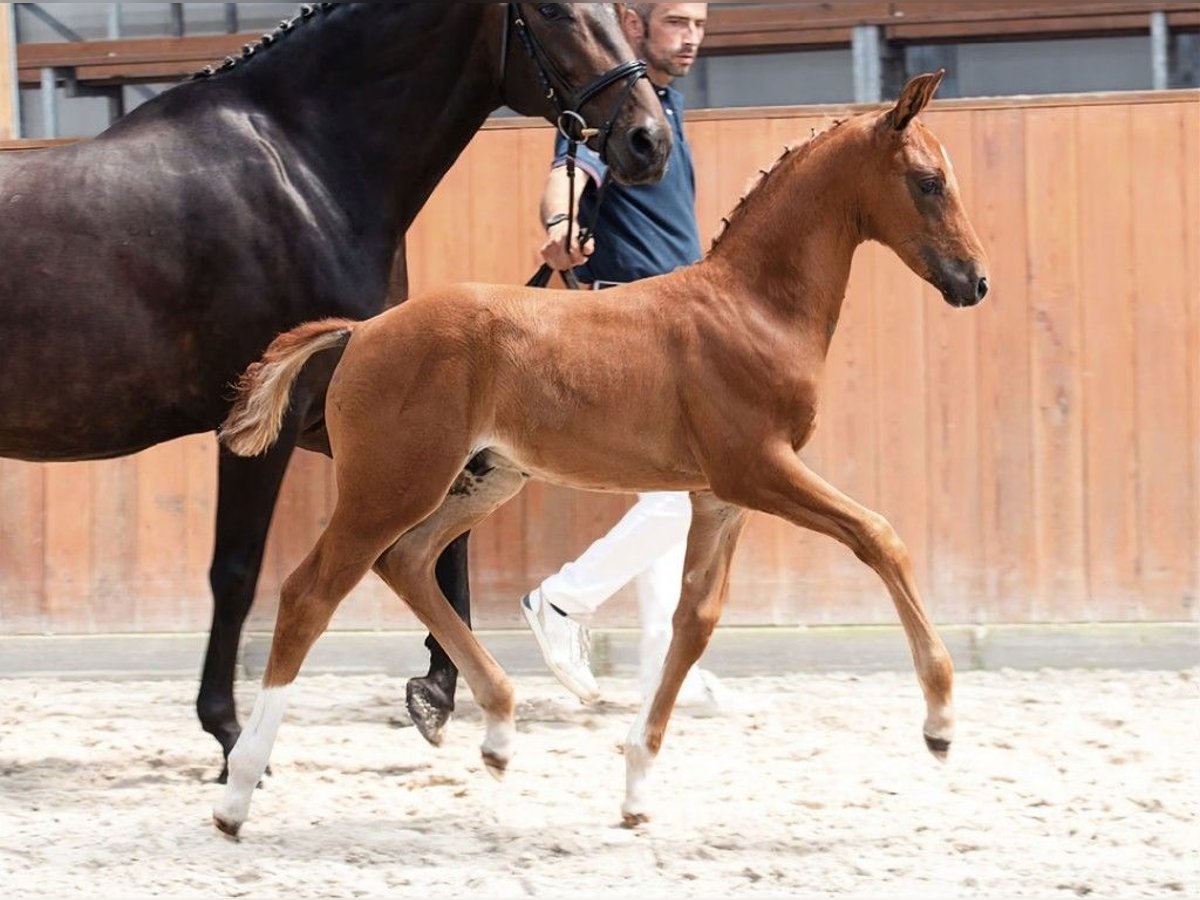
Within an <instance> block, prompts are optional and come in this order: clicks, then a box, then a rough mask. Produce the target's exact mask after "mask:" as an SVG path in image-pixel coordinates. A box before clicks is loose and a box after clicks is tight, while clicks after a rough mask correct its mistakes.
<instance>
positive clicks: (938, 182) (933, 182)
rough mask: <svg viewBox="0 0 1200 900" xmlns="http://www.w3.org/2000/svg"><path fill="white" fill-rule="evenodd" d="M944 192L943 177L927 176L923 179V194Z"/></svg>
mask: <svg viewBox="0 0 1200 900" xmlns="http://www.w3.org/2000/svg"><path fill="white" fill-rule="evenodd" d="M941 192H942V179H940V178H925V179H922V180H921V193H922V194H940V193H941Z"/></svg>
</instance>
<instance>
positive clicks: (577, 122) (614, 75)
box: [500, 3, 646, 287]
mask: <svg viewBox="0 0 1200 900" xmlns="http://www.w3.org/2000/svg"><path fill="white" fill-rule="evenodd" d="M505 5H506V7H507V9H506V11H505V15H504V31H503V33H502V36H501V39H500V95H501V98H503V96H504V84H505V80H506V78H507V76H508V49H509V43H510V41H511V34H512V33H513V32H514V31H515V32H516V33H517V36H518V37H520V39H521V42H522V43H523V44H524V45H525V49H526V51H527V52H528V53H529V56H530V58H531V59H532V60H533V63H534V67H535V68H536V69H537V73H538V81H539V82H540V84H541V88H542V93H543V94H544V95H545V97H546V99H547V100H549V101H551V102H552V103H553V104H554V106H555V109H556V110H557V111H558V117H557V120H556V125H557V127H558V130H559V132H560V133H561V134H562V136H563V137H564V138H566V139H567V178H568V183H569V186H570V187H569V204H570V211H569V214H568V215H569V217H568V220H567V221H568V225H567V245H568V246H570V244H571V240H572V238H573V235H572V230H573V229H574V227H575V156H576V153H577V152H578V149H579V145H580V144H581V143H582V142H583V141H586V140H589V139H590V138H592V137H595V136H596V135H600V159H601V160H603V161H604V162H605V163H606V164H607V162H608V158H607V156H608V139H609V138H610V137H611V136H612V130H613V126H614V124H615V123H616V119H617V114H618V113H620V111H621V108H622V107H623V106H624V105H625V103H626V101H627V100H628V99H629V95H630V94H632V93H633V89H634V88H635V87H636V86H637V83H638V82H639V81H640V80H641V79H643V78H645V77H646V62H645V60H641V59H630V60H626V61H625V62H623V63H620V64H619V65H616V66H614V67H613V68H611V69H609V70H608V71H607V72H605V73H604V74H603V75H601V76H599V77H598V78H595V79H593V80H592V81H591V82H590V83H588V84H587V85H585V86H584V87H583V88H581V89H580V90H579V91H575V90H573V89H572V88H571V84H570V82H569V81H567V79H566V78H565V77H564V76H563V74H562V72H560V71H559V69H558V67H557V66H556V65H555V64H554V60H552V59H550V57H549V56H547V55H546V51H545V50H544V49H543V48H542V45H541V43H540V42H539V41H538V39H537V35H536V34H534V33H533V31H531V30H530V28H529V25H528V24H527V23H526V22H525V19H524V17H523V16H522V15H521V4H520V3H508V4H505ZM621 81H624V82H625V89H624V90H623V91H622V92H621V95H620V97H618V98H617V102H616V103H615V104H614V105H613V108H612V112H611V113H610V114H609V117H608V119H606V120H605V122H604V124H603V125H601V126H600V127H599V128H595V127H591V126H589V125H588V123H587V120H586V119H585V118H584V116H583V113H582V109H583V107H584V106H585V105H586V104H587V103H588V102H589V101H590V100H592V98H594V97H595V96H596V95H597V94H599V93H600V92H601V91H603V90H604V89H605V88H607V87H609V86H611V85H613V84H617V83H618V82H621ZM603 188H604V186H603V185H601V191H603ZM595 210H596V211H598V210H599V202H597V203H596V205H595ZM595 224H596V217H595V214H593V216H592V222H591V225H590V226H589V227H588V228H580V230H579V243H580V245H581V246H582V245H583V244H585V243H587V241H588V239H589V238H590V237H591V234H592V231H593V230H594V228H595ZM550 272H551V270H550V267H549V266H548V265H544V266H542V268H541V269H540V270H539V271H538V273H537V274H536V275H534V276H533V278H531V279H530V281H529V283H530V284H535V283H539V282H540V283H541V284H542V285H544V284H545V283H546V282H547V281H548V280H549V277H550ZM567 276H569V277H567ZM564 277H566V280H567V283H568V284H571V282H572V281H574V273H573V272H569V271H568V272H567V273H564ZM571 286H572V287H574V286H576V285H574V284H572V285H571Z"/></svg>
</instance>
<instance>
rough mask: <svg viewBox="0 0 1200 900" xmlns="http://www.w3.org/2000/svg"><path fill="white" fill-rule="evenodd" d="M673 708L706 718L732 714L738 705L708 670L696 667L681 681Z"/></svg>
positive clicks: (727, 689)
mask: <svg viewBox="0 0 1200 900" xmlns="http://www.w3.org/2000/svg"><path fill="white" fill-rule="evenodd" d="M675 706H676V707H678V708H681V709H686V710H688V711H689V712H691V713H692V714H693V715H696V716H701V717H707V716H723V715H728V714H730V713H733V712H735V711H737V708H738V706H739V704H738V703H737V701H736V699H735V698H734V696H733V695H732V693H731V692H730V690H729V688H727V687H725V685H723V684H722V683H721V679H719V678H718V677H717V676H716V675H714V674H713V673H712V672H710V671H708V669H701V668H700V667H699V666H696V667H695V668H693V669H692V671H690V672H688V674H687V677H686V678H685V679H684V680H683V685H682V686H681V687H680V688H679V696H678V697H677V698H676V699H675Z"/></svg>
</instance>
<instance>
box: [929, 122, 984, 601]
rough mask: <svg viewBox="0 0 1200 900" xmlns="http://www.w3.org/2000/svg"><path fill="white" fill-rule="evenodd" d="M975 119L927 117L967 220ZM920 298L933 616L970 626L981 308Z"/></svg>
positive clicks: (977, 578)
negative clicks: (923, 308) (926, 398)
mask: <svg viewBox="0 0 1200 900" xmlns="http://www.w3.org/2000/svg"><path fill="white" fill-rule="evenodd" d="M974 115H975V114H974V112H972V111H970V110H966V111H961V112H956V113H955V114H953V115H951V114H949V113H944V112H931V113H928V114H927V115H926V123H927V124H928V126H929V127H930V128H932V129H933V130H934V132H935V133H936V134H937V136H938V138H939V139H940V140H941V142H942V145H943V146H944V147H945V149H946V152H947V154H948V155H949V156H950V159H951V161H952V164H953V166H954V170H955V173H956V175H959V176H960V177H961V179H962V181H963V182H965V183H960V184H959V190H960V191H962V193H963V205H964V207H965V208H966V210H967V214H968V216H971V215H973V213H974V211H975V209H976V197H975V192H974V191H973V190H972V185H971V173H972V172H973V171H974V159H973V149H974V145H973V142H972V140H971V125H972V118H973V117H974ZM924 297H925V303H926V304H927V306H928V308H929V309H928V312H927V313H926V317H925V324H926V341H927V344H926V366H927V373H928V379H929V398H930V402H929V405H928V409H927V416H928V418H927V419H926V425H927V427H928V454H929V455H928V463H929V527H930V537H929V544H930V560H929V585H930V595H931V598H932V602H931V606H932V607H933V608H934V609H937V610H938V616H939V618H943V619H944V618H945V617H946V616H950V617H953V619H955V620H957V621H963V620H966V621H974V620H976V619H977V618H978V617H979V616H980V607H981V605H982V604H981V600H982V594H983V566H984V559H983V555H982V545H983V541H982V536H981V526H982V522H981V512H980V504H979V489H978V486H979V483H980V466H979V424H978V420H977V410H978V405H977V397H976V385H977V384H978V381H979V375H978V365H977V346H976V342H977V336H976V327H977V323H978V321H979V310H978V308H972V309H965V310H964V309H954V308H953V307H951V306H950V305H949V304H947V303H946V302H945V300H944V298H943V297H942V296H941V294H940V293H939V292H938V291H937V290H936V289H934V288H932V287H930V286H928V285H926V286H925V288H924Z"/></svg>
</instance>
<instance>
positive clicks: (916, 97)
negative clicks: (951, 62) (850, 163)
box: [855, 72, 988, 307]
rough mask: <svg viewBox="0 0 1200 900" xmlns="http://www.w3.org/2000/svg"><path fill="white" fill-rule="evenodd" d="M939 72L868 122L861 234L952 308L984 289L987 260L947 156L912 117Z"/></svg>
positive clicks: (974, 299) (915, 82)
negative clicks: (869, 161) (889, 253)
mask: <svg viewBox="0 0 1200 900" xmlns="http://www.w3.org/2000/svg"><path fill="white" fill-rule="evenodd" d="M943 74H944V73H943V72H937V73H935V74H932V75H918V76H917V77H916V78H914V79H912V80H911V81H910V82H909V83H908V84H907V85H905V87H904V90H903V92H902V93H901V95H900V99H899V101H897V103H896V105H895V107H894V108H892V109H890V110H888V111H886V112H884V113H881V114H880V115H879V116H878V117H877V118H876V119H875V121H874V124H873V134H872V141H873V150H874V154H873V158H874V159H875V160H876V162H875V163H873V164H870V165H868V166H865V167H864V168H863V169H861V170H859V171H858V172H856V173H855V174H856V176H857V177H858V178H861V179H862V180H863V187H864V188H865V190H864V193H863V194H862V195H861V196H862V197H864V198H865V199H864V200H863V202H862V205H861V213H862V217H863V223H862V224H863V230H864V232H865V235H866V237H868V238H872V239H874V240H877V241H879V242H881V243H883V244H887V245H888V246H889V247H891V248H892V249H893V250H895V251H896V254H897V255H898V256H899V257H900V258H901V259H902V260H904V262H905V263H906V264H907V265H908V267H909V268H910V269H912V270H913V271H914V272H916V273H917V274H918V275H920V276H921V277H922V278H924V279H925V280H926V281H928V282H929V283H930V284H932V285H933V286H934V287H936V288H937V289H938V290H940V291H941V292H942V296H943V297H945V298H946V302H947V303H949V304H950V305H952V306H960V307H961V306H974V305H975V304H977V303H978V302H979V301H981V300H982V299H983V298H984V296H985V295H986V294H987V292H988V280H987V274H986V266H987V263H986V260H985V258H984V253H983V248H982V247H981V246H980V243H979V238H978V237H977V236H976V234H975V229H974V228H973V227H972V226H971V223H970V221H968V219H967V214H966V212H965V211H964V210H963V206H962V199H961V197H960V195H959V190H958V179H957V178H955V175H954V167H953V166H952V165H951V163H950V157H949V156H948V155H947V154H946V150H945V148H944V147H942V145H941V143H940V142H939V141H938V139H937V138H936V137H934V136H933V133H932V132H931V131H930V130H929V129H928V128H926V127H925V126H924V125H922V124H921V123H920V122H919V121H918V120H917V118H916V116H917V113H919V112H920V111H921V110H922V109H924V108H925V105H926V104H927V103H928V102H929V101H930V99H931V98H932V97H933V93H934V91H936V90H937V86H938V84H939V83H941V80H942V75H943Z"/></svg>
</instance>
